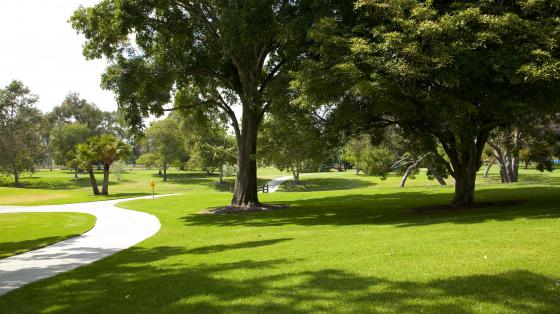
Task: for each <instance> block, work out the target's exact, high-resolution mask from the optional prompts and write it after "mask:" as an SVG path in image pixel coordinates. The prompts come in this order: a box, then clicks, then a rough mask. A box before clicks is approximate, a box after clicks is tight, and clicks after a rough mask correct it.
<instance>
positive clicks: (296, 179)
mask: <svg viewBox="0 0 560 314" xmlns="http://www.w3.org/2000/svg"><path fill="white" fill-rule="evenodd" d="M291 168H292V176H293V177H294V184H299V167H298V166H295V167H294V166H293V165H292V167H291Z"/></svg>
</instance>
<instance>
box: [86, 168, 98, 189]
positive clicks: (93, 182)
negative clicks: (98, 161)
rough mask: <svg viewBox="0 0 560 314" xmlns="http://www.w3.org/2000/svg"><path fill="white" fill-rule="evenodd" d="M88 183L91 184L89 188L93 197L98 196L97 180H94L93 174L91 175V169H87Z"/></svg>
mask: <svg viewBox="0 0 560 314" xmlns="http://www.w3.org/2000/svg"><path fill="white" fill-rule="evenodd" d="M87 172H88V174H89V181H90V183H91V188H92V189H93V195H99V187H98V186H97V180H96V179H95V174H94V173H93V168H90V169H88V171H87Z"/></svg>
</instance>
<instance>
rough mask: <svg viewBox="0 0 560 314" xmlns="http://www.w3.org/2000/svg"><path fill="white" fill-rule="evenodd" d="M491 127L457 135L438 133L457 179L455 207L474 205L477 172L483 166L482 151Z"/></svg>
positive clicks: (451, 171)
mask: <svg viewBox="0 0 560 314" xmlns="http://www.w3.org/2000/svg"><path fill="white" fill-rule="evenodd" d="M490 131H491V128H485V129H483V130H479V131H478V132H477V133H476V135H475V134H472V135H470V134H462V135H455V134H452V133H450V132H449V133H438V134H436V136H438V139H439V140H440V143H441V144H442V147H443V149H444V150H445V153H446V154H447V156H448V157H449V160H450V164H446V167H447V170H448V171H449V173H450V174H451V175H452V176H453V178H454V179H455V195H454V197H453V201H452V205H453V207H455V208H469V207H472V206H473V205H474V190H475V184H476V172H477V171H478V169H480V166H482V160H481V159H482V151H483V149H484V145H485V144H486V142H487V140H488V136H489V134H490Z"/></svg>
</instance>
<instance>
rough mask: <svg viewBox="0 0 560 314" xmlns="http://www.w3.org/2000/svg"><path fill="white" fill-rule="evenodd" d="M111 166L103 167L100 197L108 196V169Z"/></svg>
mask: <svg viewBox="0 0 560 314" xmlns="http://www.w3.org/2000/svg"><path fill="white" fill-rule="evenodd" d="M110 168H111V165H103V187H102V188H101V194H102V195H109V169H110Z"/></svg>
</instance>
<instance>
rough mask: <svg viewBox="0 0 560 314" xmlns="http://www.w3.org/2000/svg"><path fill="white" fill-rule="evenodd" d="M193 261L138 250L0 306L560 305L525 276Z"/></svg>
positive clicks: (389, 308) (222, 309) (272, 309)
mask: <svg viewBox="0 0 560 314" xmlns="http://www.w3.org/2000/svg"><path fill="white" fill-rule="evenodd" d="M185 254H189V253H188V251H186V250H184V249H183V248H181V247H156V248H151V249H142V248H132V249H129V250H127V251H124V252H121V253H117V254H115V255H113V256H111V257H109V258H107V259H104V260H102V261H99V262H97V263H94V264H92V265H89V266H85V267H82V268H80V269H78V270H76V271H73V272H69V273H64V274H61V275H59V276H57V277H53V278H50V279H46V280H43V281H40V282H36V283H34V284H31V285H28V286H26V287H23V288H21V289H18V290H15V291H12V292H11V293H9V294H7V295H4V296H2V297H0V308H2V309H3V311H6V312H8V313H9V312H14V313H15V312H17V313H38V312H44V311H48V312H55V313H60V312H65V313H67V312H71V313H85V312H91V311H95V312H100V313H115V312H119V313H120V312H134V313H138V312H143V313H159V312H176V313H293V312H299V313H316V312H329V313H335V312H345V313H346V312H354V313H378V312H394V313H419V312H424V313H473V312H481V311H482V312H502V313H512V312H523V313H552V312H555V311H557V310H558V309H559V308H560V298H558V291H557V287H556V281H555V279H554V278H551V277H548V276H544V275H541V274H537V273H533V272H530V271H525V270H511V271H507V272H501V273H491V274H477V275H468V276H453V277H443V278H439V279H432V280H427V281H410V280H399V279H389V278H385V277H383V275H382V274H377V275H369V276H368V275H363V274H357V273H354V272H349V271H347V270H344V269H336V268H327V269H319V270H315V269H303V268H302V267H300V265H301V264H300V263H301V262H302V261H303V260H301V259H263V260H251V259H247V260H237V261H232V262H215V261H212V262H210V263H204V262H203V263H198V264H195V263H193V262H192V261H188V260H186V261H183V259H182V257H183V256H185ZM210 254H211V253H210ZM171 261H172V262H171ZM372 271H373V272H375V270H372ZM30 296H33V301H32V302H30V300H29V297H30Z"/></svg>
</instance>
